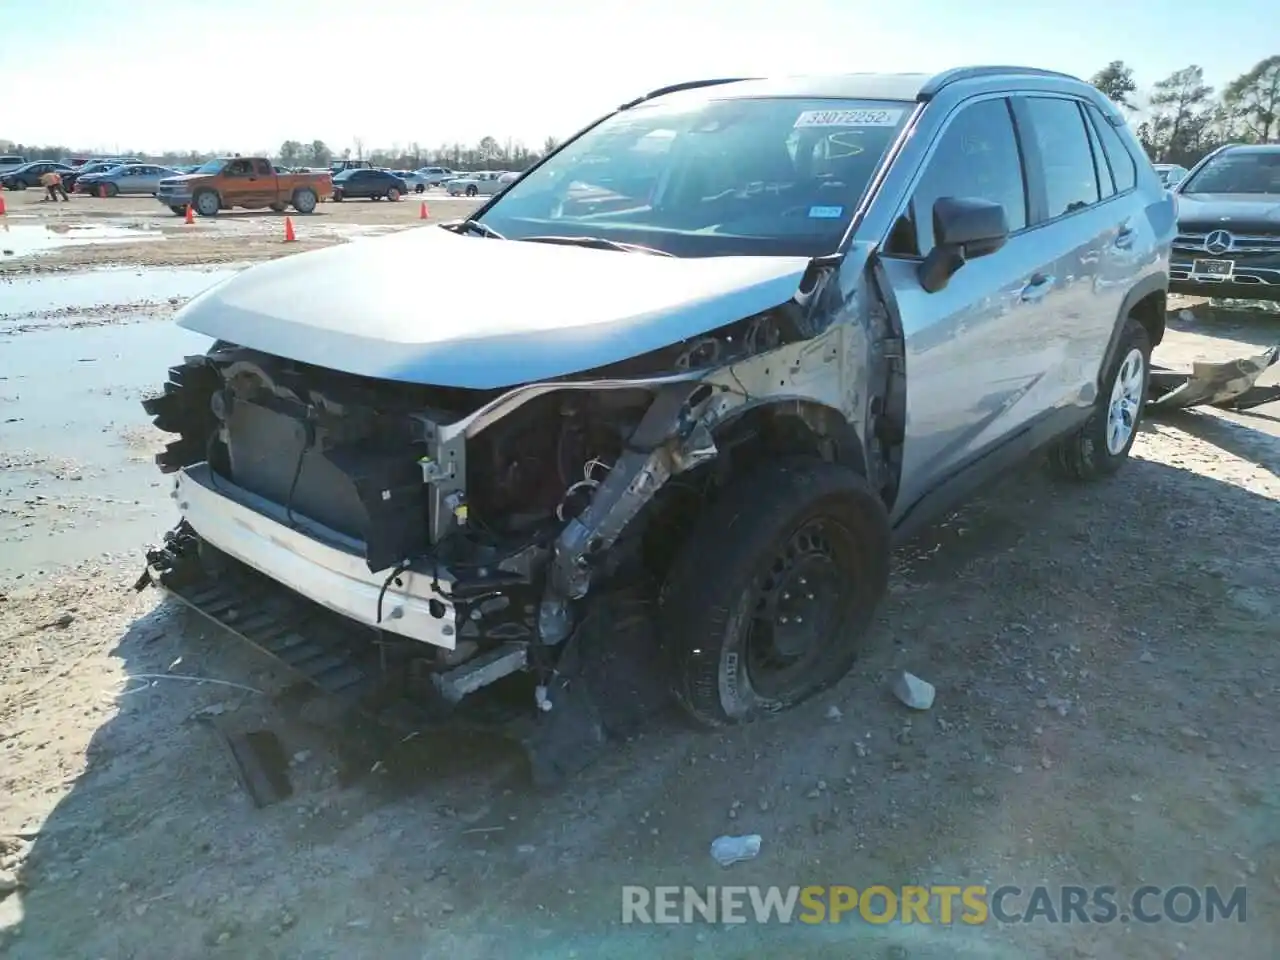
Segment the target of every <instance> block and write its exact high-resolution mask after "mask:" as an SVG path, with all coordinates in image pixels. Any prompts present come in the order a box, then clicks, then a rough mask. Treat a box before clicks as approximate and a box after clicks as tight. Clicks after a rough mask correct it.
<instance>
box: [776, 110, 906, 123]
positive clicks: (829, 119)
mask: <svg viewBox="0 0 1280 960" xmlns="http://www.w3.org/2000/svg"><path fill="white" fill-rule="evenodd" d="M900 119H902V111H901V110H806V111H804V113H802V114H800V116H798V117H796V123H795V125H796V126H797V127H894V126H897V124H898V121H899V120H900Z"/></svg>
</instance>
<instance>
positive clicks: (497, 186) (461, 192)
mask: <svg viewBox="0 0 1280 960" xmlns="http://www.w3.org/2000/svg"><path fill="white" fill-rule="evenodd" d="M503 175H504V173H503V171H502V170H481V171H479V172H477V173H464V174H461V175H460V176H458V178H457V179H455V180H448V181H446V182H445V185H444V188H445V190H447V191H448V193H449V196H451V197H460V196H467V197H474V196H477V195H479V196H482V197H491V196H493V195H494V194H495V193H501V192H502V190H503V189H504V188H505V187H506V186H507V183H509V182H510V181H504V180H503V179H502V177H503Z"/></svg>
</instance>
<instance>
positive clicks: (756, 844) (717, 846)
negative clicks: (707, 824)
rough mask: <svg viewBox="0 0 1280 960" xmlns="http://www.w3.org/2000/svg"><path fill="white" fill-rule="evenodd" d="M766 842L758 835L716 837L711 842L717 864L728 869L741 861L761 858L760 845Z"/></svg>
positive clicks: (712, 852)
mask: <svg viewBox="0 0 1280 960" xmlns="http://www.w3.org/2000/svg"><path fill="white" fill-rule="evenodd" d="M763 842H764V840H763V839H762V838H761V837H760V834H758V833H751V834H748V835H747V836H745V837H716V838H715V839H714V840H712V841H711V856H712V857H713V858H714V859H715V861H716V863H718V864H720V866H722V867H727V866H730V865H732V864H735V863H737V862H738V861H739V860H754V859H755V858H756V857H758V856H760V844H762V843H763Z"/></svg>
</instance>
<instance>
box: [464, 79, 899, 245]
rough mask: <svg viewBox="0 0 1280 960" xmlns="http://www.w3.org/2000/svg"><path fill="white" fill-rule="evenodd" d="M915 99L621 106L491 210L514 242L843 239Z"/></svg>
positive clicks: (489, 219) (678, 101)
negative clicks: (537, 239) (546, 239)
mask: <svg viewBox="0 0 1280 960" xmlns="http://www.w3.org/2000/svg"><path fill="white" fill-rule="evenodd" d="M909 106H910V105H909V104H906V103H899V102H880V101H851V100H829V99H815V100H805V99H791V98H787V99H781V98H780V99H739V100H716V99H707V98H706V97H705V95H704V96H702V97H694V98H689V97H681V96H677V97H674V98H671V102H664V101H656V102H654V103H651V104H642V105H641V106H638V107H634V108H632V109H630V110H625V111H622V112H620V113H617V114H614V115H613V116H611V117H609V118H608V119H607V120H605V121H603V122H602V123H600V124H598V125H597V126H596V127H594V128H593V129H591V130H589V131H588V132H587V133H585V134H583V135H582V136H581V137H579V138H578V139H577V140H574V141H573V142H571V143H569V144H568V145H567V146H566V147H565V148H564V149H563V150H561V151H560V152H559V153H557V154H555V155H554V156H552V157H551V158H550V159H549V160H547V162H546V163H544V164H542V165H541V166H540V167H538V168H537V169H535V170H534V171H532V172H531V173H529V174H528V175H526V176H525V177H524V178H523V179H522V180H520V181H519V182H518V183H515V184H513V185H511V186H510V187H508V188H507V189H506V190H505V191H504V192H503V193H502V195H501V198H500V199H499V200H498V201H497V202H495V203H494V204H493V205H492V206H491V207H490V208H489V209H488V210H486V211H485V213H484V214H483V215H482V216H481V217H480V218H479V219H480V220H481V222H483V223H484V224H485V225H486V226H488V227H490V228H492V229H493V230H496V231H497V232H498V233H500V234H502V235H503V236H505V237H507V238H508V239H512V240H519V239H522V238H526V237H535V236H547V235H555V236H573V237H600V238H604V239H609V240H617V241H622V242H624V243H635V244H640V245H644V246H649V247H654V248H657V249H659V250H662V251H664V252H667V253H672V254H675V255H676V256H726V255H734V254H748V255H797V256H817V255H821V254H824V253H830V252H832V251H833V250H835V249H836V247H837V246H838V244H839V242H840V239H841V237H842V236H843V235H844V232H845V229H846V228H847V227H848V225H849V221H850V219H851V217H852V216H853V211H854V209H855V208H856V207H857V205H858V201H859V199H860V198H861V197H862V195H863V193H865V192H866V189H867V185H868V184H869V183H870V182H871V179H872V176H873V175H874V174H875V171H876V169H877V168H878V167H879V165H880V162H881V159H882V158H883V157H884V154H885V151H886V150H887V148H888V146H889V144H890V143H891V142H892V141H893V138H894V137H895V135H896V134H897V132H898V130H899V129H900V128H901V126H902V124H903V123H905V121H906V119H907V116H908V114H909V112H910V111H909Z"/></svg>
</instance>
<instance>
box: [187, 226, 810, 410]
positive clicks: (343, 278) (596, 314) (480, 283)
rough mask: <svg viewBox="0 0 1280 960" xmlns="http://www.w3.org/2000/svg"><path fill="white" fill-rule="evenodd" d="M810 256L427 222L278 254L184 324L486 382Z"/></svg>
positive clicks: (343, 358)
mask: <svg viewBox="0 0 1280 960" xmlns="http://www.w3.org/2000/svg"><path fill="white" fill-rule="evenodd" d="M808 265H809V260H808V258H806V257H703V258H677V257H659V256H651V255H648V254H642V253H618V252H614V251H610V250H595V249H589V248H583V247H568V246H561V245H552V244H543V243H520V242H515V241H503V240H492V239H486V238H483V237H477V236H460V235H458V234H455V233H452V232H451V231H448V230H443V229H440V228H439V227H436V226H429V227H420V228H415V229H411V230H406V231H404V232H402V233H397V234H392V235H391V236H386V237H378V238H375V239H368V240H358V241H355V242H353V243H348V244H342V245H341V246H337V247H330V248H328V249H325V250H317V251H314V252H312V253H304V254H299V255H297V256H292V257H285V258H283V259H280V260H274V261H271V262H270V263H265V264H262V265H260V266H257V267H253V268H251V269H249V270H246V271H245V272H244V273H242V274H239V275H237V276H235V277H232V278H231V279H229V280H225V281H223V282H222V283H220V284H218V285H217V286H214V287H212V288H210V289H209V290H206V291H205V292H204V293H202V294H200V296H198V297H196V298H195V299H194V300H192V301H191V302H190V303H188V304H187V306H186V307H184V308H183V309H182V310H181V311H179V313H178V317H177V320H178V325H179V326H181V327H185V328H187V329H189V330H194V331H196V332H198V333H203V334H206V335H207V336H210V337H214V338H216V339H219V340H228V341H230V342H232V343H236V344H239V345H241V346H244V347H249V348H252V349H255V350H261V351H264V352H266V353H272V354H275V355H277V356H282V357H288V358H290V359H293V360H298V361H302V362H304V363H310V364H315V365H317V366H322V367H328V368H330V369H333V370H342V371H345V372H347V373H353V374H359V375H362V376H368V377H378V378H381V379H385V380H397V381H401V382H405V383H419V384H436V385H439V386H456V387H471V388H478V389H492V388H500V387H508V386H513V385H516V384H520V383H529V382H533V381H538V380H547V379H550V378H553V377H560V376H566V375H568V374H572V373H579V372H581V371H584V370H589V369H592V368H594V367H599V366H603V365H605V364H609V363H616V362H618V361H620V360H625V359H627V358H628V357H633V356H637V355H639V354H643V353H647V352H649V351H651V350H657V349H659V348H661V347H664V346H668V345H670V344H672V343H676V342H678V341H680V340H683V339H685V338H687V337H692V336H696V335H698V334H701V333H706V332H708V331H710V330H713V329H715V328H716V327H720V326H723V325H724V324H727V323H732V322H733V321H735V320H739V319H741V318H743V317H747V316H750V315H751V314H753V313H758V312H760V311H761V310H766V309H769V308H770V307H775V306H777V305H779V304H781V303H785V302H786V301H787V300H789V299H791V297H792V296H794V295H795V293H796V290H797V288H798V287H799V284H800V280H801V277H802V276H803V275H804V271H805V269H806V268H807V267H808Z"/></svg>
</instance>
